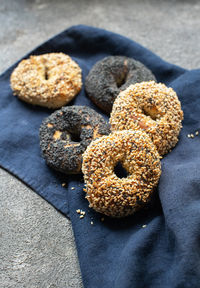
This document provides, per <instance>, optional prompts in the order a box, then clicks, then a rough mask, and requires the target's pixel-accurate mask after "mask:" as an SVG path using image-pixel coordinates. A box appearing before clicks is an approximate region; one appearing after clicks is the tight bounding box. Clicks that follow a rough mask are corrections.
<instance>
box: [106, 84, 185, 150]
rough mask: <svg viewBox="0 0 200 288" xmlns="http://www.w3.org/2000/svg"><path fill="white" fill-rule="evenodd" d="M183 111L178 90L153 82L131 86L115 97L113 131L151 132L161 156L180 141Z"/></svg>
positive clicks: (150, 134) (111, 120)
mask: <svg viewBox="0 0 200 288" xmlns="http://www.w3.org/2000/svg"><path fill="white" fill-rule="evenodd" d="M182 120H183V111H182V110H181V104H180V101H179V100H178V97H177V94H176V92H175V91H174V90H173V89H172V88H168V87H166V86H165V85H164V84H161V83H155V82H154V81H149V82H142V83H137V84H135V85H131V86H130V87H128V88H127V89H126V90H125V91H123V92H121V93H120V94H119V96H118V97H117V98H116V100H115V102H114V105H113V109H112V113H111V117H110V124H111V130H112V131H116V130H124V129H127V130H129V129H132V130H141V129H142V130H143V131H145V132H146V133H148V134H149V136H150V137H151V139H152V141H153V143H154V144H155V146H156V147H157V150H158V152H159V154H160V155H164V154H166V153H167V152H169V151H170V149H172V148H173V147H174V146H175V145H176V143H177V142H178V135H179V133H180V130H181V128H182V124H181V121H182Z"/></svg>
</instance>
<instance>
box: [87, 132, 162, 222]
mask: <svg viewBox="0 0 200 288" xmlns="http://www.w3.org/2000/svg"><path fill="white" fill-rule="evenodd" d="M118 162H120V163H121V164H122V166H123V168H124V169H126V171H127V172H128V176H127V177H126V178H118V177H117V176H116V174H115V173H114V167H115V166H116V164H117V163H118ZM82 171H83V173H84V181H85V184H86V189H85V192H86V194H87V195H86V198H87V200H88V201H89V203H90V204H89V206H90V207H92V208H93V209H95V210H96V211H97V212H100V213H103V214H106V215H108V216H111V217H124V216H128V215H131V214H133V213H135V212H136V211H138V210H140V209H141V208H142V207H143V206H144V205H146V204H147V203H148V202H149V201H150V199H151V197H152V195H153V192H154V188H155V187H156V185H157V183H158V181H159V178H160V175H161V163H160V156H159V154H158V152H157V150H156V148H155V146H154V145H153V143H152V141H151V140H150V138H149V136H148V135H147V134H146V133H145V132H143V131H131V130H129V131H126V130H124V131H117V132H114V133H112V134H110V135H109V136H103V137H101V138H99V139H97V140H94V141H92V142H91V143H90V145H89V146H88V147H87V149H86V151H85V152H84V154H83V164H82Z"/></svg>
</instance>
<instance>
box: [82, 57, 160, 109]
mask: <svg viewBox="0 0 200 288" xmlns="http://www.w3.org/2000/svg"><path fill="white" fill-rule="evenodd" d="M149 80H156V79H155V77H154V75H153V74H152V73H151V71H150V70H149V69H148V68H147V67H145V66H144V65H143V64H142V63H141V62H138V61H136V60H134V59H132V58H128V57H125V56H109V57H106V58H104V59H103V60H100V61H98V62H97V63H96V64H95V65H94V66H93V67H92V69H91V70H90V72H89V74H88V76H87V77H86V80H85V90H86V92H87V95H88V96H89V98H90V99H91V100H92V101H93V102H94V103H95V104H96V105H97V106H98V107H99V108H101V109H102V110H104V111H105V112H106V113H110V112H111V110H112V105H113V102H114V100H115V98H116V97H117V95H118V94H119V93H120V92H121V91H123V90H125V89H126V88H127V87H129V86H130V85H131V84H135V83H138V82H142V81H149Z"/></svg>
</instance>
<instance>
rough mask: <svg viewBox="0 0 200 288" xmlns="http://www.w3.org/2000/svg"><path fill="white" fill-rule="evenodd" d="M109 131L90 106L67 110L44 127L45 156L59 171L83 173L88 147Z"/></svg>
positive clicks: (64, 109)
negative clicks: (82, 167) (83, 157)
mask: <svg viewBox="0 0 200 288" xmlns="http://www.w3.org/2000/svg"><path fill="white" fill-rule="evenodd" d="M109 132H110V129H109V124H108V123H107V122H106V121H105V120H104V118H103V117H102V116H101V115H99V114H98V113H97V112H95V111H94V110H92V109H90V108H89V107H86V106H66V107H63V108H61V109H60V110H57V111H55V112H54V113H52V114H51V115H50V116H49V117H47V118H46V119H44V121H43V122H42V124H41V126H40V147H41V151H42V156H43V157H44V158H45V160H46V162H47V164H48V165H49V166H50V167H52V168H54V169H55V170H57V171H60V172H62V173H65V174H77V173H81V161H82V154H83V152H84V151H85V149H86V147H87V146H88V145H89V144H90V142H91V141H92V140H93V139H95V138H97V137H100V136H102V135H107V134H109Z"/></svg>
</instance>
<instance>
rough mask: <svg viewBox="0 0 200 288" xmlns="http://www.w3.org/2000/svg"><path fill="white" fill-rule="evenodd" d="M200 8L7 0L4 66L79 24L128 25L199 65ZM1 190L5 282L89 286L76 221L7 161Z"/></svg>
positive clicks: (169, 53) (175, 56) (148, 41)
mask: <svg viewBox="0 0 200 288" xmlns="http://www.w3.org/2000/svg"><path fill="white" fill-rule="evenodd" d="M199 15H200V2H199V1H192V0H188V1H175V0H174V1H159V0H157V1H156V0H149V1H147V0H146V1H144V0H141V1H140V0H138V1H133V0H132V1H131V0H127V1H121V0H116V1H114V0H110V1H105V0H101V1H98V0H94V1H92V0H80V1H73V0H70V1H64V0H57V1H54V0H49V1H48V0H35V1H34V0H29V1H28V0H27V1H25V0H18V1H12V0H1V2H0V24H1V25H0V72H3V70H5V69H6V68H7V67H8V66H9V65H11V64H12V63H14V62H15V61H16V60H18V59H19V58H20V57H22V56H23V55H24V54H25V53H27V52H28V51H29V50H31V49H33V48H34V47H35V46H36V45H39V44H40V43H41V42H43V41H45V40H47V39H48V38H49V37H51V36H53V35H54V34H56V33H59V32H60V31H62V30H64V29H65V28H67V27H69V26H71V25H75V24H87V25H92V26H96V27H102V28H105V29H108V30H112V31H114V32H118V33H121V34H123V35H125V36H127V37H130V38H132V39H134V40H136V41H138V42H140V43H141V44H143V45H144V46H146V47H148V48H149V49H151V50H152V51H154V52H155V53H157V54H158V55H160V56H161V57H162V58H164V59H165V60H167V61H170V62H173V63H174V64H177V65H180V66H183V67H185V68H188V69H194V68H199V67H200V55H199V51H200V33H199V31H200V17H199ZM0 195H1V196H0V197H1V202H0V287H2V288H8V287H9V288H13V287H15V288H22V287H26V288H29V287H30V288H38V287H41V288H43V287H44V288H56V287H57V288H68V287H74V288H75V287H76V288H79V287H82V283H81V275H80V270H79V266H78V260H77V255H76V249H75V245H74V239H73V233H72V229H71V225H70V221H68V220H67V219H65V218H64V217H63V216H62V215H60V214H59V213H58V212H57V211H56V210H55V209H54V208H53V207H51V206H50V205H49V204H48V203H46V202H45V201H44V200H43V199H41V198H40V197H39V196H37V195H36V194H35V193H34V192H33V191H32V190H30V189H29V188H27V187H26V186H25V185H24V184H22V183H21V182H20V181H19V180H17V179H16V178H14V177H13V176H11V175H10V174H9V173H7V172H6V171H4V170H2V169H1V170H0ZM94 288H95V287H94ZM108 288H109V287H108Z"/></svg>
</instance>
